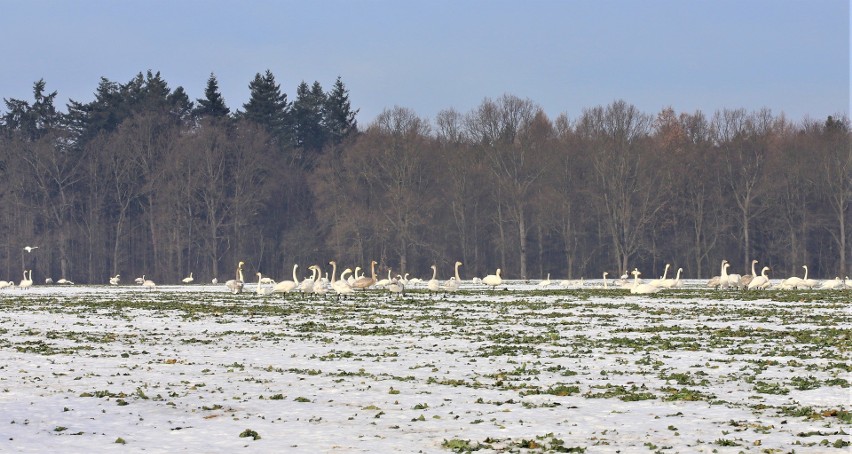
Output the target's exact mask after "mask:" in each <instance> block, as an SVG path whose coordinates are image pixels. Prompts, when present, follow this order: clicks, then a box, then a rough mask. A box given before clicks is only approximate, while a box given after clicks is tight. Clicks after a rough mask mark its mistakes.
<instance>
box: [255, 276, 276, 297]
mask: <svg viewBox="0 0 852 454" xmlns="http://www.w3.org/2000/svg"><path fill="white" fill-rule="evenodd" d="M255 274H256V275H257V288H255V290H254V292H255V293H257V294H258V295H268V294H270V293H272V288H270V287H263V284H264V282H263V274H261V272H260V271H258V272H257V273H255Z"/></svg>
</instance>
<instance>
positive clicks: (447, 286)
mask: <svg viewBox="0 0 852 454" xmlns="http://www.w3.org/2000/svg"><path fill="white" fill-rule="evenodd" d="M460 266H462V262H459V261H457V262H456V265H455V276H453V277H451V278H450V280H448V281H447V282H445V283H444V290H446V291H448V292H455V291H458V289H459V287H461V278H460V277H459V267H460Z"/></svg>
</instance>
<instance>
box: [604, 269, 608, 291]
mask: <svg viewBox="0 0 852 454" xmlns="http://www.w3.org/2000/svg"><path fill="white" fill-rule="evenodd" d="M607 276H609V272H607V271H604V272H603V286H604V288H609V284H607V281H606V277H607Z"/></svg>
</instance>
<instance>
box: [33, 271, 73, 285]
mask: <svg viewBox="0 0 852 454" xmlns="http://www.w3.org/2000/svg"><path fill="white" fill-rule="evenodd" d="M30 278H31V279H32V270H30ZM56 283H57V284H60V285H74V283H73V282H71V281H69V280H68V279H65V278H64V277H61V278H59V279H58V280H57V281H56Z"/></svg>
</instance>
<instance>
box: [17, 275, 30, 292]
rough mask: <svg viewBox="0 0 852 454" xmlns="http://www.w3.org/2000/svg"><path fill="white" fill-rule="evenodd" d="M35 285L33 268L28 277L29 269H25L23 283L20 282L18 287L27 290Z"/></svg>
mask: <svg viewBox="0 0 852 454" xmlns="http://www.w3.org/2000/svg"><path fill="white" fill-rule="evenodd" d="M32 286H33V270H30V276H29V277H27V270H24V278H23V279H21V283H20V284H18V287H20V288H22V289H24V290H26V289H28V288H30V287H32Z"/></svg>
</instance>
